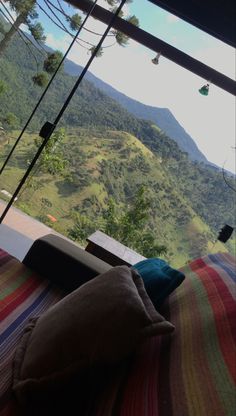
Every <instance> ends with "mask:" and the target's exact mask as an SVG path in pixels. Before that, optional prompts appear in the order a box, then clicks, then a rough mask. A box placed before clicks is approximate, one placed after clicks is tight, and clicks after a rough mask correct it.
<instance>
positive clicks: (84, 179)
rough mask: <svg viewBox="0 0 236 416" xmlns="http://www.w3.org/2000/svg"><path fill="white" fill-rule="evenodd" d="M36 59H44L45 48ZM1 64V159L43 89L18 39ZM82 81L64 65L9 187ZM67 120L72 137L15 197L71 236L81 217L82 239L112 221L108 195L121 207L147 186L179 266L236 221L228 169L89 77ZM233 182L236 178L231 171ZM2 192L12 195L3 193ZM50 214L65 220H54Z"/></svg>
mask: <svg viewBox="0 0 236 416" xmlns="http://www.w3.org/2000/svg"><path fill="white" fill-rule="evenodd" d="M19 50H20V51H21V53H20V54H19V53H18V51H19ZM38 60H39V62H41V65H42V56H41V55H40V54H38ZM0 73H1V80H2V81H4V83H5V84H6V85H7V89H6V91H5V92H3V93H2V94H1V95H0V122H1V123H2V125H3V126H4V128H5V129H6V131H7V135H6V139H5V140H2V141H1V142H0V155H1V159H0V161H1V163H2V162H3V161H4V158H5V157H6V155H7V154H8V152H9V150H10V149H11V146H12V145H13V144H14V142H15V139H16V138H17V136H18V134H19V131H20V130H19V129H20V128H22V127H23V125H24V123H25V122H26V120H27V118H28V116H29V115H30V112H31V111H32V109H33V107H34V105H35V104H36V102H37V99H38V98H39V96H40V94H41V93H42V91H41V90H40V89H39V87H36V86H35V85H34V84H33V82H32V76H33V75H34V74H35V65H34V62H33V61H32V57H31V56H30V55H29V53H28V51H27V48H26V47H25V46H24V45H21V43H20V40H17V38H16V40H15V41H14V42H13V43H12V44H11V45H10V47H9V48H8V50H7V54H6V56H5V57H4V58H3V59H1V60H0ZM74 82H75V77H72V76H69V75H66V74H64V73H63V72H62V71H61V72H60V73H59V74H58V76H57V77H56V79H55V80H54V82H53V85H52V88H51V89H50V90H49V92H48V94H47V95H46V97H45V98H44V100H43V102H42V104H41V106H40V108H39V110H38V111H37V113H36V114H35V117H34V119H33V121H32V123H31V124H30V128H29V129H28V132H27V133H26V134H24V136H23V137H22V140H21V143H20V145H19V146H18V148H17V151H16V152H15V154H14V157H13V158H12V159H11V161H10V163H9V165H8V167H7V169H6V170H5V171H4V173H3V174H2V175H1V177H0V190H1V191H2V190H7V191H8V192H10V193H12V192H14V190H15V188H16V186H17V184H18V182H19V180H20V178H21V177H22V175H23V173H24V172H25V169H26V168H27V166H28V164H29V162H30V160H31V159H32V157H33V154H34V153H35V151H36V149H37V146H39V138H38V139H37V144H35V139H36V138H37V137H38V135H37V132H38V130H39V128H40V127H41V125H42V124H43V123H44V122H45V121H46V120H50V121H53V120H54V118H55V117H56V115H57V112H58V111H59V110H60V108H61V105H62V103H63V102H64V100H65V98H66V97H67V95H68V92H69V90H70V88H71V87H72V85H73V83H74ZM9 114H10V115H9ZM14 117H15V118H14ZM63 126H64V127H65V128H66V134H65V138H64V139H63V140H62V141H59V142H58V143H56V144H55V146H53V147H52V149H51V150H52V154H51V156H50V157H49V159H48V163H47V169H46V168H42V166H43V164H42V160H41V167H40V163H39V164H38V166H36V170H35V172H34V176H33V177H32V178H31V179H30V180H29V181H28V182H27V183H26V186H25V188H24V189H23V191H22V192H21V194H20V195H19V197H18V200H17V201H16V206H17V207H19V208H20V209H22V210H24V211H25V212H27V213H29V214H30V215H32V216H33V217H35V218H38V219H40V220H41V221H43V222H46V223H49V224H50V225H51V226H53V227H54V228H55V229H56V230H57V231H59V232H61V233H63V234H65V235H67V236H71V230H73V229H75V228H76V227H77V226H79V227H80V229H82V230H83V231H84V233H82V234H83V235H82V234H81V235H80V236H79V239H80V241H81V242H82V243H84V242H85V237H86V236H87V235H88V234H89V233H91V232H92V231H94V230H95V229H98V228H100V229H104V224H105V218H106V215H107V211H108V207H109V199H110V198H112V199H113V200H114V204H115V207H116V210H118V212H120V213H122V212H125V210H126V209H127V207H128V206H130V205H132V203H133V200H134V198H135V194H136V192H137V190H138V189H139V188H140V187H141V186H145V189H146V192H147V193H148V195H149V198H150V204H151V205H150V209H149V211H148V214H149V219H148V224H147V225H146V229H147V230H149V231H150V232H151V233H152V235H153V236H155V241H156V243H157V244H160V245H165V246H166V247H167V253H166V254H165V255H164V257H165V258H166V259H167V260H169V261H171V262H172V264H174V265H175V266H180V265H182V264H183V263H185V262H186V261H188V259H190V258H193V257H197V256H199V255H203V254H206V253H207V252H209V251H211V249H212V247H213V242H214V241H215V240H216V237H217V234H218V231H219V230H220V228H221V227H222V226H223V225H224V224H225V223H228V224H230V225H232V226H234V222H235V219H234V210H235V200H234V193H233V192H232V190H231V189H230V188H229V187H228V186H227V184H226V183H225V181H224V180H223V177H222V173H221V172H220V171H219V170H216V169H214V168H212V167H210V166H209V167H208V166H206V165H205V164H201V163H197V162H192V161H191V160H189V158H188V155H187V154H186V153H185V152H183V151H181V150H180V149H179V147H178V145H177V144H176V143H175V142H174V141H173V140H171V139H170V138H169V137H168V136H167V135H166V134H165V133H164V132H163V131H162V130H161V129H159V128H158V127H157V126H156V125H152V124H151V122H149V121H145V120H139V119H136V118H135V117H134V116H133V115H131V114H130V113H129V112H128V111H127V110H125V109H124V108H122V107H121V106H120V105H119V104H118V103H117V102H115V101H114V100H113V99H111V98H110V97H108V96H106V95H105V94H104V93H103V92H101V91H100V90H99V89H97V88H95V87H94V86H93V84H92V83H90V82H88V81H85V80H84V81H83V83H82V85H81V87H80V88H79V90H78V91H77V93H76V95H75V97H74V98H73V100H72V102H71V103H70V105H69V107H68V109H67V111H66V113H65V114H64V117H63V120H62V121H61V123H60V127H63ZM45 159H46V156H45ZM46 162H47V161H46ZM58 167H59V170H58ZM227 182H228V183H229V185H231V186H232V187H234V183H233V178H232V176H228V177H227ZM1 198H3V199H6V200H7V197H6V195H5V194H4V193H1ZM48 214H50V215H52V216H54V217H55V218H56V219H57V221H56V222H55V223H53V224H52V223H50V220H49V219H48V217H47V215H48ZM140 238H141V237H140ZM233 243H234V240H233V238H231V240H230V241H229V242H228V243H227V245H223V244H220V243H217V244H215V246H214V248H213V250H214V251H218V250H233V247H234V244H233ZM133 248H135V247H133Z"/></svg>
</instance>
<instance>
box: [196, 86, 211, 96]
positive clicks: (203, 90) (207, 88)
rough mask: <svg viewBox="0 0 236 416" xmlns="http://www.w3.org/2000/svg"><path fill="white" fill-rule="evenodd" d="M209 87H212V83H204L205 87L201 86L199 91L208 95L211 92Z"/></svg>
mask: <svg viewBox="0 0 236 416" xmlns="http://www.w3.org/2000/svg"><path fill="white" fill-rule="evenodd" d="M209 87H210V84H206V85H203V87H201V88H200V89H199V90H198V91H199V92H200V94H202V95H208V94H209Z"/></svg>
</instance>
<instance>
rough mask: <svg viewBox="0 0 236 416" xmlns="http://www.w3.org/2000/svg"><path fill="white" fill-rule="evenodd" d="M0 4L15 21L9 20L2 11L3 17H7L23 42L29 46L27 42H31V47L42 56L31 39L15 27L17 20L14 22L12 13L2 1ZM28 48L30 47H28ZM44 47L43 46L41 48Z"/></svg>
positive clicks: (0, 0)
mask: <svg viewBox="0 0 236 416" xmlns="http://www.w3.org/2000/svg"><path fill="white" fill-rule="evenodd" d="M0 3H1V5H2V7H3V8H4V9H5V11H6V12H7V13H8V15H9V16H10V17H11V19H12V20H13V22H11V21H10V20H9V18H8V17H7V16H6V14H5V13H4V12H3V11H2V10H1V13H2V14H3V16H4V17H5V19H6V20H7V21H8V23H10V25H12V26H13V27H14V28H15V30H16V31H17V33H18V34H19V36H20V37H21V39H22V40H23V42H24V43H25V44H26V45H27V42H29V43H31V45H32V46H33V47H34V48H35V49H36V50H37V51H38V52H40V53H41V54H42V52H41V51H40V50H39V49H38V48H37V46H36V45H35V44H34V43H33V42H32V41H31V39H30V38H28V37H27V36H26V35H25V33H24V32H23V31H22V30H21V29H19V28H17V27H16V26H15V24H14V23H15V20H14V17H13V16H12V15H11V13H10V12H9V10H8V9H7V7H6V6H5V5H4V4H3V2H2V0H0ZM24 38H26V40H27V42H26V41H25V40H24ZM27 46H29V45H27ZM39 46H41V45H40V44H39ZM41 47H42V46H41ZM31 53H32V54H33V52H31Z"/></svg>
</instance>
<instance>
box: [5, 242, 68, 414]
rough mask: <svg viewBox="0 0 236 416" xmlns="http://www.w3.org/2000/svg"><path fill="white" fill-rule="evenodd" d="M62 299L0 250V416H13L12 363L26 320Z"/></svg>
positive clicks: (53, 288) (58, 291)
mask: <svg viewBox="0 0 236 416" xmlns="http://www.w3.org/2000/svg"><path fill="white" fill-rule="evenodd" d="M61 297H62V293H61V292H60V290H58V288H56V287H53V286H52V284H50V283H49V282H48V281H47V280H46V279H42V278H40V277H38V276H36V275H35V273H33V272H32V271H31V270H29V269H27V268H26V267H25V266H24V265H23V264H22V263H21V262H19V261H18V260H17V259H15V258H13V257H12V256H10V255H9V254H8V253H6V252H4V251H2V250H0V416H13V415H14V414H15V412H14V408H13V406H14V401H13V400H11V377H12V360H13V356H14V353H15V349H16V346H17V343H18V341H19V339H20V337H21V334H22V332H23V329H24V327H25V325H26V324H27V322H28V320H29V318H31V317H33V316H37V315H39V314H41V313H42V312H43V311H45V310H46V309H48V308H49V306H51V305H53V304H54V303H55V302H57V301H58V300H59V299H60V298H61Z"/></svg>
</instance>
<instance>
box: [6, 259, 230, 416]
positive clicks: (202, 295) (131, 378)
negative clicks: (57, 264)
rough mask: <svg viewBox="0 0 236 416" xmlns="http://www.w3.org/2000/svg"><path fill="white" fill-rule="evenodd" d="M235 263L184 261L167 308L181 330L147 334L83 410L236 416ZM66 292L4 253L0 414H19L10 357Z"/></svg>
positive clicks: (109, 414) (129, 415) (125, 415)
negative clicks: (33, 320) (36, 319)
mask: <svg viewBox="0 0 236 416" xmlns="http://www.w3.org/2000/svg"><path fill="white" fill-rule="evenodd" d="M235 269H236V265H235V263H234V259H233V258H232V257H231V256H230V255H228V254H222V253H218V254H215V255H208V256H206V257H202V258H199V259H197V260H194V261H192V262H191V263H189V264H188V265H186V266H185V267H183V268H182V269H181V270H182V271H183V272H184V274H185V275H186V278H185V280H184V282H183V283H182V284H181V285H180V286H179V287H178V288H177V289H176V290H175V292H173V293H172V294H171V295H170V296H169V298H168V299H167V300H166V302H165V304H164V305H163V307H162V310H161V313H162V314H163V315H164V316H165V317H166V318H167V319H169V320H170V321H171V322H172V323H174V325H175V327H176V330H175V332H174V333H173V334H172V335H168V336H163V337H153V338H151V339H149V340H147V341H146V342H145V343H144V344H143V345H142V346H141V347H139V348H138V349H137V351H136V354H135V355H134V356H133V357H132V359H130V360H129V361H128V362H126V363H123V365H121V366H120V370H119V371H118V372H116V374H114V377H113V379H112V382H109V385H107V387H104V391H103V394H102V395H100V397H99V400H96V403H95V404H94V406H92V407H91V406H90V411H88V412H86V415H85V414H83V415H78V416H114V415H115V416H234V415H235V414H236V389H235V385H236V290H235V281H236V270H235ZM62 295H63V294H62V293H61V292H60V291H59V290H58V289H57V288H55V287H53V286H52V285H51V284H50V283H49V282H48V281H46V280H43V279H41V278H39V277H37V276H36V275H34V273H33V272H32V271H30V270H28V269H27V268H25V267H24V266H23V265H22V264H21V263H20V262H18V261H17V260H16V259H14V258H12V257H11V256H9V255H8V254H7V253H4V252H3V251H0V296H1V297H0V416H14V415H15V412H14V408H13V401H12V400H11V375H12V358H13V355H14V351H15V348H16V345H17V342H18V340H19V338H20V336H21V333H22V330H23V328H24V326H25V324H26V323H27V321H28V319H29V317H32V316H35V315H38V314H40V313H42V312H43V311H44V310H46V309H47V308H48V307H49V306H50V305H52V304H53V303H55V302H56V301H58V300H59V299H60V298H61V297H62ZM91 409H92V410H91ZM75 414H77V413H76V412H75Z"/></svg>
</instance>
